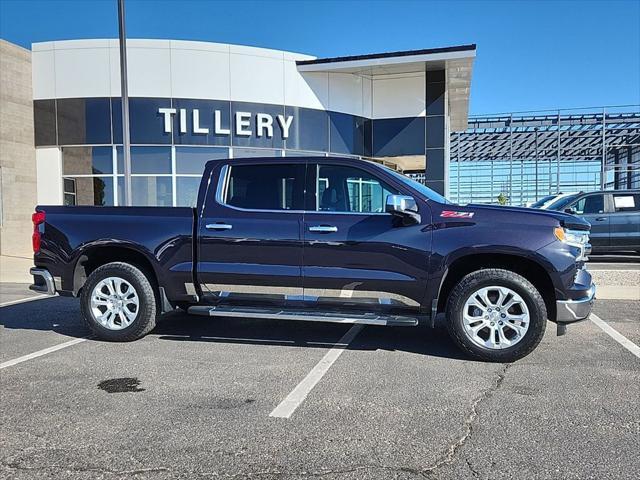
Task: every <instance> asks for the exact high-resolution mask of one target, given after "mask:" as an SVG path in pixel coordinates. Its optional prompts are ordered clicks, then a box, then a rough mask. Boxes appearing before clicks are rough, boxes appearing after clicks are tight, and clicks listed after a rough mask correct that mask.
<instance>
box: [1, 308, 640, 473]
mask: <svg viewBox="0 0 640 480" xmlns="http://www.w3.org/2000/svg"><path fill="white" fill-rule="evenodd" d="M639 311H640V302H637V301H631V302H621V301H615V300H606V301H600V302H598V303H597V305H596V313H597V315H598V316H599V317H600V318H602V319H603V320H605V321H606V322H607V323H608V324H610V325H611V326H612V327H614V328H616V329H617V330H618V331H619V332H620V333H622V334H624V335H625V336H626V337H627V338H628V339H629V340H631V341H634V342H636V344H637V342H638V338H639V337H640V315H638V314H637V313H638V312H639ZM0 318H1V320H2V322H1V323H2V325H3V327H2V331H1V332H0V333H1V335H0V338H1V345H2V349H1V350H2V355H3V357H2V360H1V361H6V360H7V359H12V358H15V356H21V355H25V354H28V353H32V352H34V351H38V350H40V349H42V348H46V347H48V346H51V345H55V344H59V343H61V342H66V341H68V340H69V339H70V338H71V339H72V338H80V337H83V336H86V335H87V333H88V332H87V331H85V330H84V327H83V326H82V325H81V323H80V321H79V311H78V306H77V302H76V301H75V300H72V299H64V298H51V299H45V300H36V301H31V302H28V303H22V304H17V305H13V306H8V307H2V308H1V309H0ZM54 325H57V326H54ZM553 327H554V325H553V324H551V323H550V324H548V330H547V334H546V335H545V338H544V340H543V342H542V344H541V345H540V347H539V348H538V349H537V350H536V351H535V352H534V353H533V354H532V355H530V356H528V357H526V358H525V359H523V360H521V361H518V362H516V363H514V364H510V365H504V364H489V363H482V362H475V361H471V360H469V359H466V358H464V357H463V356H462V355H461V354H460V353H459V352H458V350H457V349H456V348H455V347H454V346H453V344H452V343H451V341H450V340H449V339H448V337H447V335H446V332H445V331H444V330H443V329H442V328H437V329H436V330H433V331H432V330H429V329H427V328H422V327H418V328H406V327H405V328H382V327H365V328H364V329H362V331H360V332H359V333H358V334H357V336H355V338H354V339H353V340H352V341H351V343H350V344H349V345H348V346H347V347H346V348H345V349H344V351H343V352H342V355H341V356H340V357H339V358H337V360H335V363H333V364H332V365H331V367H330V368H329V369H328V370H327V371H326V373H325V375H324V376H323V377H322V378H321V379H320V380H319V381H318V383H317V384H316V385H315V387H314V388H313V389H312V390H311V391H310V392H309V394H308V396H307V397H306V398H305V399H304V401H303V402H302V403H301V404H300V405H299V406H298V408H297V409H296V410H295V411H294V412H293V414H292V415H291V417H290V418H274V417H271V416H269V415H270V413H271V412H272V411H273V409H274V408H276V406H278V404H279V403H280V402H281V401H282V400H283V399H284V398H286V397H287V395H288V394H289V393H290V392H291V391H293V390H294V389H295V388H296V386H297V385H299V384H300V382H301V381H303V379H304V378H305V376H307V375H308V373H309V372H310V371H312V370H313V369H314V368H316V366H317V365H318V363H319V362H320V361H321V360H322V359H323V358H324V357H325V355H326V354H327V352H328V351H330V350H331V349H332V348H335V343H336V342H337V341H338V340H339V339H340V338H342V337H343V335H344V334H345V333H346V332H347V331H349V330H350V326H348V325H332V324H310V323H295V322H281V321H264V320H231V319H216V320H210V319H205V318H200V317H189V316H187V315H185V314H182V313H177V312H176V313H172V314H169V315H166V316H165V318H164V319H163V321H162V322H161V323H160V324H159V325H158V327H157V328H156V330H154V332H152V334H151V335H149V336H147V337H146V338H144V339H142V340H140V341H137V342H133V343H128V344H118V343H106V342H99V341H95V340H87V341H84V342H82V343H79V344H76V345H73V346H70V347H68V348H64V349H62V350H58V351H56V352H53V353H49V354H47V355H43V356H40V357H37V358H33V359H30V360H28V361H24V362H23V363H19V364H16V365H12V366H10V367H7V368H4V369H2V370H0V381H1V392H2V394H1V401H2V410H1V413H0V415H1V427H0V428H1V432H0V433H1V435H0V457H1V464H0V465H1V467H0V476H1V477H3V478H16V479H23V478H24V479H26V478H56V479H57V478H74V479H76V478H78V479H85V478H106V479H110V478H124V477H127V478H129V477H133V478H140V479H165V478H185V479H205V478H207V479H208V478H215V477H220V478H252V477H260V478H266V479H271V478H273V479H276V478H277V479H281V478H285V479H289V478H292V479H293V478H295V479H297V478H308V477H319V476H322V477H323V478H349V479H362V478H376V479H377V478H380V479H388V478H406V479H409V478H554V479H555V478H634V476H635V474H636V472H637V471H638V470H640V458H639V456H638V454H637V452H638V450H639V448H640V418H639V413H638V407H637V400H638V398H640V359H638V358H636V357H635V356H634V355H633V354H632V353H630V352H629V351H628V350H626V349H625V348H623V347H622V346H621V345H620V344H618V343H617V342H616V341H615V340H614V339H612V338H611V337H610V336H609V335H607V334H606V333H604V332H603V330H601V329H600V328H599V327H598V326H597V325H596V324H595V323H593V322H590V321H585V322H581V323H580V324H577V325H574V326H572V327H570V328H569V332H568V334H567V335H565V336H563V337H556V336H555V329H554V328H553ZM109 392H112V393H109Z"/></svg>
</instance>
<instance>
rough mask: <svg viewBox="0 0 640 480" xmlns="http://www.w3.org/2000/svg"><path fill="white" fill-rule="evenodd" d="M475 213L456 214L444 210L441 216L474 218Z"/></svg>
mask: <svg viewBox="0 0 640 480" xmlns="http://www.w3.org/2000/svg"><path fill="white" fill-rule="evenodd" d="M474 213H475V212H454V211H452V210H443V211H442V213H441V214H440V216H441V217H444V218H473V214H474Z"/></svg>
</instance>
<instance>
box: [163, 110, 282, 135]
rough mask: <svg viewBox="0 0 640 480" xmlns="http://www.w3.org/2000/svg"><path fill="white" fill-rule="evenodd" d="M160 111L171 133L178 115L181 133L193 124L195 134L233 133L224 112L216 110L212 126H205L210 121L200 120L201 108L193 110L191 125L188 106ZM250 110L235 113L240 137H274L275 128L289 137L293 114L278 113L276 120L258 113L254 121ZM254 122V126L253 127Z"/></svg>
mask: <svg viewBox="0 0 640 480" xmlns="http://www.w3.org/2000/svg"><path fill="white" fill-rule="evenodd" d="M158 113H159V114H160V115H163V116H164V133H171V132H172V130H173V119H174V116H176V115H177V118H178V130H179V132H180V133H188V127H189V126H191V132H190V133H193V134H196V135H198V134H200V135H208V134H209V133H213V134H215V135H231V128H226V127H224V126H223V125H222V112H221V111H220V110H214V112H213V119H212V120H213V124H212V126H211V127H208V126H204V125H206V124H207V123H209V121H206V123H205V122H202V123H201V121H200V110H199V109H197V108H194V109H192V110H191V112H190V115H191V122H190V123H191V125H189V124H188V123H189V122H187V116H188V115H189V111H188V110H187V109H186V108H159V109H158ZM253 115H254V114H252V113H250V112H235V115H233V133H234V135H237V136H239V137H251V136H253V135H255V136H256V137H267V138H272V137H273V135H274V130H276V129H277V130H278V131H279V132H280V135H281V137H282V139H283V140H286V139H287V138H289V129H290V128H291V124H292V123H293V115H276V118H275V121H274V118H273V116H272V115H269V114H268V113H256V114H255V119H254V121H253V122H252V121H251V120H252V116H253ZM252 123H253V127H252Z"/></svg>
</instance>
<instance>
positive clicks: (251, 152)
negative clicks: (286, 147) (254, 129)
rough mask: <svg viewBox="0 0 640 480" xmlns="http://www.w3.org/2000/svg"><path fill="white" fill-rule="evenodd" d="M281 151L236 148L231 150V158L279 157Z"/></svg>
mask: <svg viewBox="0 0 640 480" xmlns="http://www.w3.org/2000/svg"><path fill="white" fill-rule="evenodd" d="M281 156H282V150H272V149H270V148H237V147H234V149H233V158H253V157H281Z"/></svg>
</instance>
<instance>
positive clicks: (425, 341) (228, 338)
mask: <svg viewBox="0 0 640 480" xmlns="http://www.w3.org/2000/svg"><path fill="white" fill-rule="evenodd" d="M0 325H1V326H3V327H4V329H6V331H5V332H4V338H3V341H6V342H10V341H11V336H10V333H9V331H10V330H27V331H50V332H55V333H58V334H60V335H65V336H68V337H76V338H80V337H86V336H90V335H91V332H90V331H89V329H87V328H86V327H85V325H84V323H83V322H82V319H81V317H80V311H79V307H78V301H77V299H73V298H64V297H53V298H46V299H42V300H37V301H33V302H27V303H20V304H16V305H10V306H5V307H1V308H0ZM351 326H352V325H346V324H335V323H321V322H318V323H315V322H296V321H283V320H261V319H238V318H221V317H217V318H208V317H199V316H192V315H187V314H186V313H184V312H179V311H175V312H171V313H167V314H165V315H163V316H162V317H160V319H159V322H158V324H157V325H156V328H155V329H154V330H153V331H152V332H151V333H150V334H149V337H151V338H157V339H158V340H161V341H163V342H164V341H173V342H207V343H227V344H228V343H234V344H244V345H266V346H282V347H302V348H332V347H334V346H342V345H340V344H338V342H339V340H340V338H341V337H342V336H343V335H344V334H345V333H346V332H347V331H348V330H349V329H350V328H351ZM93 341H99V340H93ZM336 344H337V345H336ZM345 348H347V349H348V350H366V351H374V350H386V351H406V352H410V353H414V354H418V355H425V356H434V357H443V358H451V359H467V358H468V357H466V356H465V355H464V354H463V353H462V352H461V351H460V350H459V349H458V348H457V347H456V346H455V344H454V343H453V342H452V341H451V339H450V338H449V336H448V335H447V332H446V330H445V328H444V326H443V325H442V324H441V322H439V323H438V324H437V325H436V328H435V329H431V328H428V327H423V326H419V327H376V326H365V327H364V329H363V330H362V331H361V332H360V333H359V334H358V336H357V337H356V338H355V339H354V340H353V341H352V342H351V343H350V344H349V345H348V346H345Z"/></svg>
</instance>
